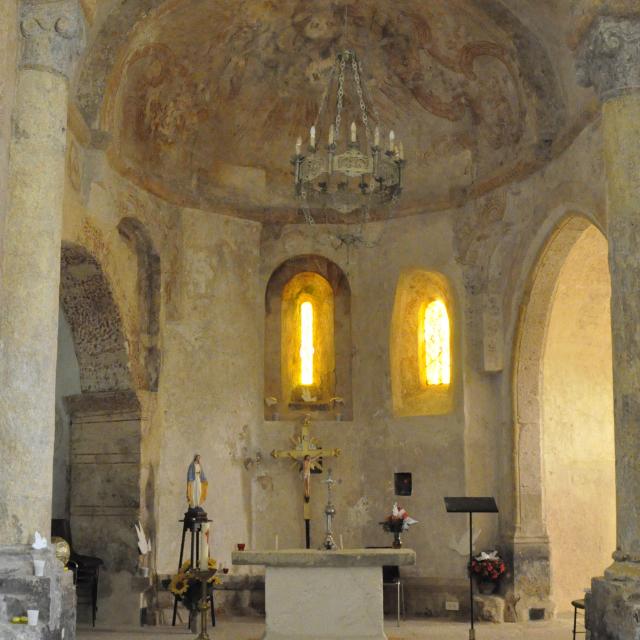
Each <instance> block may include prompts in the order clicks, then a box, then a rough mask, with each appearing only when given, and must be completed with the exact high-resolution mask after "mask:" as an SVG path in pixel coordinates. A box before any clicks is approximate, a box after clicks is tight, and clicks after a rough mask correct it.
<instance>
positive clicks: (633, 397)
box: [578, 14, 640, 640]
mask: <svg viewBox="0 0 640 640" xmlns="http://www.w3.org/2000/svg"><path fill="white" fill-rule="evenodd" d="M578 76H579V80H580V82H581V84H583V85H584V86H593V87H594V88H595V89H596V91H597V92H598V94H599V96H600V98H601V100H602V103H603V104H602V127H603V137H604V149H605V166H606V171H607V199H608V231H607V235H608V240H609V265H610V270H611V325H612V334H613V393H614V415H615V442H616V499H617V520H616V523H617V548H616V550H615V552H614V554H613V558H614V563H613V565H612V566H611V567H609V568H608V569H607V570H606V571H605V575H604V577H603V578H595V579H594V580H593V582H592V593H591V595H590V596H589V597H588V600H587V605H588V608H587V622H588V626H589V628H590V630H591V637H592V639H593V640H605V639H606V640H640V331H639V327H640V14H638V15H635V16H626V17H599V18H597V19H596V20H595V21H594V23H593V25H592V26H591V29H590V31H589V32H588V33H587V35H586V37H585V40H584V42H583V43H582V45H581V51H580V56H579V60H578ZM594 517H597V516H595V515H594Z"/></svg>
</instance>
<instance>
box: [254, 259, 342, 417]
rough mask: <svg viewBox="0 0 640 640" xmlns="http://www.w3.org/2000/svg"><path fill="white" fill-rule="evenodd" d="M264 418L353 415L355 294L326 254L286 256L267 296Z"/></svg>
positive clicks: (273, 276) (268, 288)
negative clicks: (352, 300) (352, 295)
mask: <svg viewBox="0 0 640 640" xmlns="http://www.w3.org/2000/svg"><path fill="white" fill-rule="evenodd" d="M265 306H266V309H265V311H266V315H265V419H267V420H289V419H294V418H296V417H298V416H300V414H301V412H305V413H306V412H308V411H313V412H319V413H323V414H325V415H324V416H323V419H331V418H332V417H333V418H334V419H339V420H349V419H351V415H352V409H351V323H350V292H349V284H348V282H347V279H346V277H345V275H344V273H343V272H342V271H341V270H340V268H339V267H337V266H336V265H335V264H334V263H332V262H330V261H329V260H327V259H326V258H322V257H321V256H300V257H297V258H292V259H290V260H287V262H285V263H284V264H282V265H281V266H280V267H278V268H277V269H276V270H275V271H274V272H273V274H272V276H271V278H270V280H269V283H268V285H267V290H266V298H265Z"/></svg>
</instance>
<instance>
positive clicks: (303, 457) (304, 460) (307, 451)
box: [271, 415, 342, 549]
mask: <svg viewBox="0 0 640 640" xmlns="http://www.w3.org/2000/svg"><path fill="white" fill-rule="evenodd" d="M310 424H311V419H310V417H309V416H308V415H307V416H305V418H304V421H303V423H302V430H301V432H300V435H299V436H297V437H295V436H294V437H292V438H291V444H292V445H293V448H291V449H289V450H288V451H278V450H276V449H274V450H273V451H272V452H271V456H272V457H274V458H288V459H290V460H293V461H294V463H295V466H296V467H300V465H302V481H303V488H304V507H303V517H304V526H305V538H306V545H307V549H310V548H311V504H310V503H311V472H312V471H315V470H318V471H321V470H322V458H337V457H338V456H339V455H340V454H341V453H342V451H341V450H340V449H323V448H322V446H321V445H320V443H319V442H318V440H317V439H316V438H314V437H313V436H312V435H310V433H309V428H310Z"/></svg>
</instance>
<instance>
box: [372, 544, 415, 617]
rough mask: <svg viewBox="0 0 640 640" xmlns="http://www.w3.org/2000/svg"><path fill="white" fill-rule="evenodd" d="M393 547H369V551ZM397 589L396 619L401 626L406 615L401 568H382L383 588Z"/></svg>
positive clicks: (386, 566)
mask: <svg viewBox="0 0 640 640" xmlns="http://www.w3.org/2000/svg"><path fill="white" fill-rule="evenodd" d="M392 548H393V547H367V549H392ZM384 587H395V589H396V619H397V625H398V626H400V616H402V617H404V616H405V615H406V608H405V604H404V583H403V582H402V578H400V567H399V566H398V565H385V566H383V567H382V588H383V589H384Z"/></svg>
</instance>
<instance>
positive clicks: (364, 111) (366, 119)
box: [351, 55, 369, 144]
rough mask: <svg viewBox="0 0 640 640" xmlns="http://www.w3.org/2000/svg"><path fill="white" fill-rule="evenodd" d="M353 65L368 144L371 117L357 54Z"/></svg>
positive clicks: (353, 58) (352, 61) (352, 59)
mask: <svg viewBox="0 0 640 640" xmlns="http://www.w3.org/2000/svg"><path fill="white" fill-rule="evenodd" d="M351 67H352V69H353V79H354V80H355V84H356V91H357V92H358V99H359V100H360V112H361V114H362V125H363V126H364V133H365V136H366V138H367V144H369V117H368V116H367V105H366V104H365V101H364V95H363V93H362V82H361V79H360V73H359V72H358V61H357V60H356V57H355V55H354V56H352V58H351Z"/></svg>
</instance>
